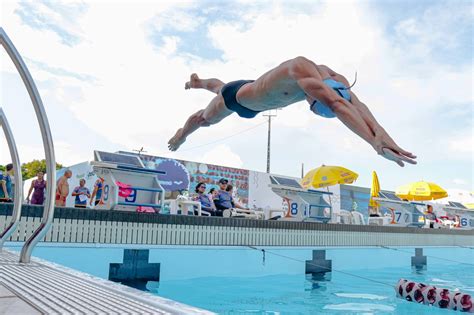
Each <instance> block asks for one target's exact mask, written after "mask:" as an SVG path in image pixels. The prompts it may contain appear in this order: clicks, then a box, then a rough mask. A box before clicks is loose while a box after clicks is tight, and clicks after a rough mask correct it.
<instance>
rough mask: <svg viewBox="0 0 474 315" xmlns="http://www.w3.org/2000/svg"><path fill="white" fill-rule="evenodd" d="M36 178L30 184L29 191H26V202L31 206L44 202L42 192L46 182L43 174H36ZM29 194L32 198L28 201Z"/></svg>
mask: <svg viewBox="0 0 474 315" xmlns="http://www.w3.org/2000/svg"><path fill="white" fill-rule="evenodd" d="M36 176H37V178H36V179H35V180H34V181H32V182H31V186H30V190H28V196H26V202H28V203H31V204H32V205H42V204H43V202H44V190H45V188H46V184H47V182H46V180H45V179H44V173H43V172H41V171H39V172H38V174H36ZM31 192H33V196H32V197H31V200H30V195H31Z"/></svg>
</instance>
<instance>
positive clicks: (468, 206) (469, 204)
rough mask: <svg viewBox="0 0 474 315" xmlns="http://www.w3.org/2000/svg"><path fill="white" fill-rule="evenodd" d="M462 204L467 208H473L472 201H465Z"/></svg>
mask: <svg viewBox="0 0 474 315" xmlns="http://www.w3.org/2000/svg"><path fill="white" fill-rule="evenodd" d="M464 206H466V208H468V209H473V210H474V203H465V204H464Z"/></svg>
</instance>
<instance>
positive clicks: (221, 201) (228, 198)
mask: <svg viewBox="0 0 474 315" xmlns="http://www.w3.org/2000/svg"><path fill="white" fill-rule="evenodd" d="M228 183H229V181H228V180H227V179H226V178H221V179H220V180H219V188H220V189H219V194H218V195H217V199H216V200H215V201H214V203H215V204H216V208H217V210H218V211H219V210H220V211H221V212H220V213H221V214H220V215H222V211H223V210H226V209H232V208H238V209H246V210H247V208H245V207H244V206H242V205H240V204H239V203H238V202H235V201H234V198H232V191H230V192H229V191H227V186H228Z"/></svg>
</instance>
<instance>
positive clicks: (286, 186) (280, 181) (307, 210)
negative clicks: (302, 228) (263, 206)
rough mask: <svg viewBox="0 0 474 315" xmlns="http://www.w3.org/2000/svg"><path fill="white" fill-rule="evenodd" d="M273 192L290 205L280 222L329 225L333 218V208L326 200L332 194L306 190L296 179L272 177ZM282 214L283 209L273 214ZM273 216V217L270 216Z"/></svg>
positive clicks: (271, 186)
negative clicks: (306, 222)
mask: <svg viewBox="0 0 474 315" xmlns="http://www.w3.org/2000/svg"><path fill="white" fill-rule="evenodd" d="M270 181H271V184H270V185H269V187H270V188H271V189H272V191H273V192H274V193H275V194H277V195H278V196H280V197H281V198H283V199H284V200H285V201H286V202H287V203H288V211H287V213H286V215H285V216H284V217H282V218H280V219H279V220H289V221H316V222H323V223H327V222H329V220H331V217H332V207H331V205H330V204H329V203H327V202H326V200H324V198H323V197H324V196H325V195H332V193H330V192H325V191H319V190H312V189H304V188H302V187H301V185H300V184H299V183H298V182H297V181H296V180H294V179H291V178H284V177H279V176H270ZM275 211H277V212H282V210H281V209H278V210H275V209H274V210H271V212H275ZM270 216H271V215H270Z"/></svg>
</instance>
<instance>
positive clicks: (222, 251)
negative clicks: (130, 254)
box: [11, 245, 474, 314]
mask: <svg viewBox="0 0 474 315" xmlns="http://www.w3.org/2000/svg"><path fill="white" fill-rule="evenodd" d="M109 246H110V245H109ZM11 248H12V249H14V250H19V249H20V248H19V247H16V246H13V247H11ZM123 248H124V247H122V248H120V247H101V246H98V247H84V246H78V247H60V246H39V247H38V248H37V249H35V251H34V253H33V255H34V256H37V257H40V258H43V259H46V260H49V261H53V262H55V263H59V264H62V265H64V266H67V267H70V268H73V269H77V270H80V271H83V272H87V273H90V274H92V275H95V276H98V277H101V278H105V279H106V278H107V277H108V270H109V264H110V263H117V262H119V263H120V262H122V260H123ZM125 248H146V247H143V246H142V247H140V246H138V247H137V246H127V247H125ZM266 250H267V252H266V254H265V260H264V259H263V258H264V257H263V253H262V252H261V251H257V250H255V249H250V248H248V247H238V248H235V247H234V248H229V247H217V248H202V247H201V248H199V247H180V248H176V247H151V248H150V259H149V260H150V262H159V263H161V275H160V277H161V279H160V282H159V283H158V282H155V283H151V284H149V286H148V288H149V290H150V291H151V292H153V293H156V294H157V295H159V296H162V297H166V298H170V299H173V300H177V301H179V302H183V303H186V304H189V305H193V306H196V307H200V308H204V309H208V310H211V311H214V312H217V313H220V314H415V313H417V314H451V313H454V311H449V310H443V309H438V308H435V307H427V306H424V305H418V304H415V303H412V302H406V301H404V300H401V299H398V298H397V297H396V296H395V291H394V289H393V286H394V285H395V283H396V282H397V281H398V279H400V278H407V279H411V280H415V281H419V282H425V283H430V284H434V285H436V286H438V287H443V288H448V289H451V290H456V289H459V290H461V291H464V292H466V293H469V294H474V266H473V264H474V250H473V249H469V248H459V247H457V248H448V247H443V248H441V247H440V248H426V249H425V250H424V254H425V255H427V256H428V268H427V269H426V270H422V271H416V270H413V269H412V268H411V266H410V257H411V256H413V254H414V249H413V248H399V251H394V250H390V249H384V248H329V249H327V250H326V257H327V259H331V260H332V264H333V269H334V270H341V271H344V272H347V273H350V274H354V275H357V276H360V277H366V278H369V279H373V280H376V281H378V282H372V281H369V280H365V279H361V278H356V277H353V276H350V275H347V274H342V273H339V272H335V271H333V272H332V273H328V274H326V275H325V276H323V277H320V278H317V279H315V278H312V277H311V276H306V275H305V274H304V268H305V264H304V261H305V260H308V259H310V258H311V257H312V249H308V248H295V249H282V248H266ZM436 257H438V258H445V259H449V260H453V261H457V262H464V263H465V264H459V263H456V262H452V261H447V260H442V259H437V258H436ZM382 283H384V284H382ZM385 284H386V285H385Z"/></svg>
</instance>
